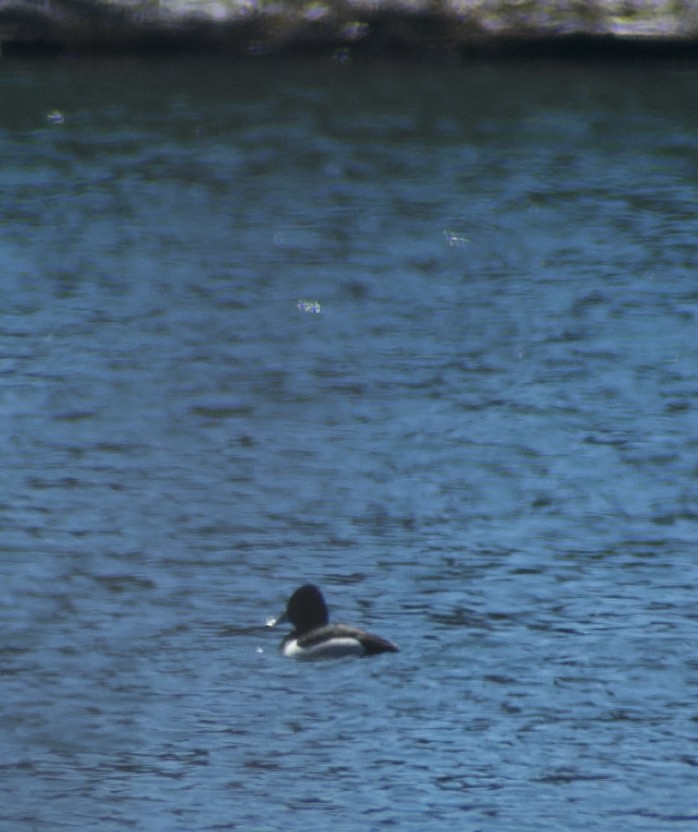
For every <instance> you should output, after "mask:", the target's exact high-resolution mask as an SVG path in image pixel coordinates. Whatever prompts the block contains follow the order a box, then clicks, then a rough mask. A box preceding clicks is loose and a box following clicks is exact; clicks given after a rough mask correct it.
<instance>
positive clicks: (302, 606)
mask: <svg viewBox="0 0 698 832" xmlns="http://www.w3.org/2000/svg"><path fill="white" fill-rule="evenodd" d="M284 621H290V622H291V624H293V626H294V628H295V629H294V630H293V632H292V633H289V635H287V636H286V638H284V640H283V641H282V642H281V646H280V648H279V649H280V650H281V652H282V653H283V655H284V656H288V657H289V658H292V659H329V658H338V657H341V656H375V655H377V654H378V653H397V651H398V648H397V645H396V644H393V642H392V641H388V640H387V639H384V638H381V637H380V636H374V635H372V634H371V633H366V632H364V630H360V629H359V628H358V627H351V626H349V625H348V624H329V623H328V621H329V615H328V613H327V605H326V604H325V599H324V598H323V597H322V593H321V592H320V590H319V589H318V588H317V587H316V586H314V585H313V584H305V585H304V586H301V587H299V588H298V589H297V590H296V591H295V592H294V593H293V595H292V596H291V597H290V598H289V599H288V603H287V604H286V611H285V612H284V613H283V614H282V615H281V616H280V617H279V618H272V619H271V620H269V621H268V622H267V624H268V626H269V627H274V626H275V625H276V624H281V623H282V622H284Z"/></svg>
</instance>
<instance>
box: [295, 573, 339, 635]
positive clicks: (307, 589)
mask: <svg viewBox="0 0 698 832" xmlns="http://www.w3.org/2000/svg"><path fill="white" fill-rule="evenodd" d="M285 617H286V619H287V620H288V621H290V622H291V624H293V626H294V627H295V628H296V632H297V633H298V634H299V635H300V634H301V633H307V632H309V631H310V630H314V629H315V628H316V627H324V626H325V624H327V622H328V621H329V614H328V612H327V604H326V603H325V599H324V598H323V597H322V592H320V590H319V589H318V588H317V587H316V586H315V584H304V585H303V586H301V587H298V589H297V590H296V591H295V592H294V593H293V595H292V596H291V597H290V598H289V599H288V603H287V604H286V613H285Z"/></svg>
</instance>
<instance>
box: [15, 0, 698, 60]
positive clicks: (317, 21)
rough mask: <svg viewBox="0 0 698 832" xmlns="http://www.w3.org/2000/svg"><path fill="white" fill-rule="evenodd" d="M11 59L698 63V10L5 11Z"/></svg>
mask: <svg viewBox="0 0 698 832" xmlns="http://www.w3.org/2000/svg"><path fill="white" fill-rule="evenodd" d="M0 49H1V50H2V55H4V56H7V55H13V54H18V55H29V54H31V55H54V54H81V53H82V54H96V53H110V52H111V53H123V54H129V53H130V54H146V53H158V52H159V53H165V54H166V53H186V52H218V53H228V54H232V55H275V54H289V53H293V54H321V55H332V56H335V57H338V58H347V59H349V58H350V57H351V56H352V55H354V54H357V55H360V54H407V55H410V54H416V55H427V56H428V55H433V56H435V57H437V56H440V55H444V54H446V55H448V54H455V55H457V56H459V57H464V58H467V57H497V56H505V57H506V56H514V57H519V56H550V57H556V58H557V57H559V58H564V57H570V56H571V57H582V56H598V57H609V58H610V57H634V56H639V57H688V58H695V57H698V2H696V0H0Z"/></svg>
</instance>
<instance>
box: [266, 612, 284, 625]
mask: <svg viewBox="0 0 698 832" xmlns="http://www.w3.org/2000/svg"><path fill="white" fill-rule="evenodd" d="M284 621H286V613H285V612H284V613H282V614H281V615H280V616H279V617H278V618H267V627H276V625H277V624H283V623H284Z"/></svg>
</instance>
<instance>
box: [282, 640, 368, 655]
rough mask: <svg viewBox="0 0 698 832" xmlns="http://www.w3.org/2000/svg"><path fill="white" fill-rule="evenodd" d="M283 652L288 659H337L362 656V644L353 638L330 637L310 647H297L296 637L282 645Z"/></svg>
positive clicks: (363, 651)
mask: <svg viewBox="0 0 698 832" xmlns="http://www.w3.org/2000/svg"><path fill="white" fill-rule="evenodd" d="M282 652H283V654H284V656H287V657H288V658H290V659H307V660H311V659H339V658H342V657H343V656H363V655H364V653H365V650H364V646H363V644H361V642H360V641H357V640H356V639H355V638H331V639H328V640H327V641H322V642H320V643H319V644H313V645H312V646H311V647H299V646H298V641H297V639H295V638H294V639H293V640H292V641H289V642H288V643H287V644H285V645H284V647H283V651H282Z"/></svg>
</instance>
